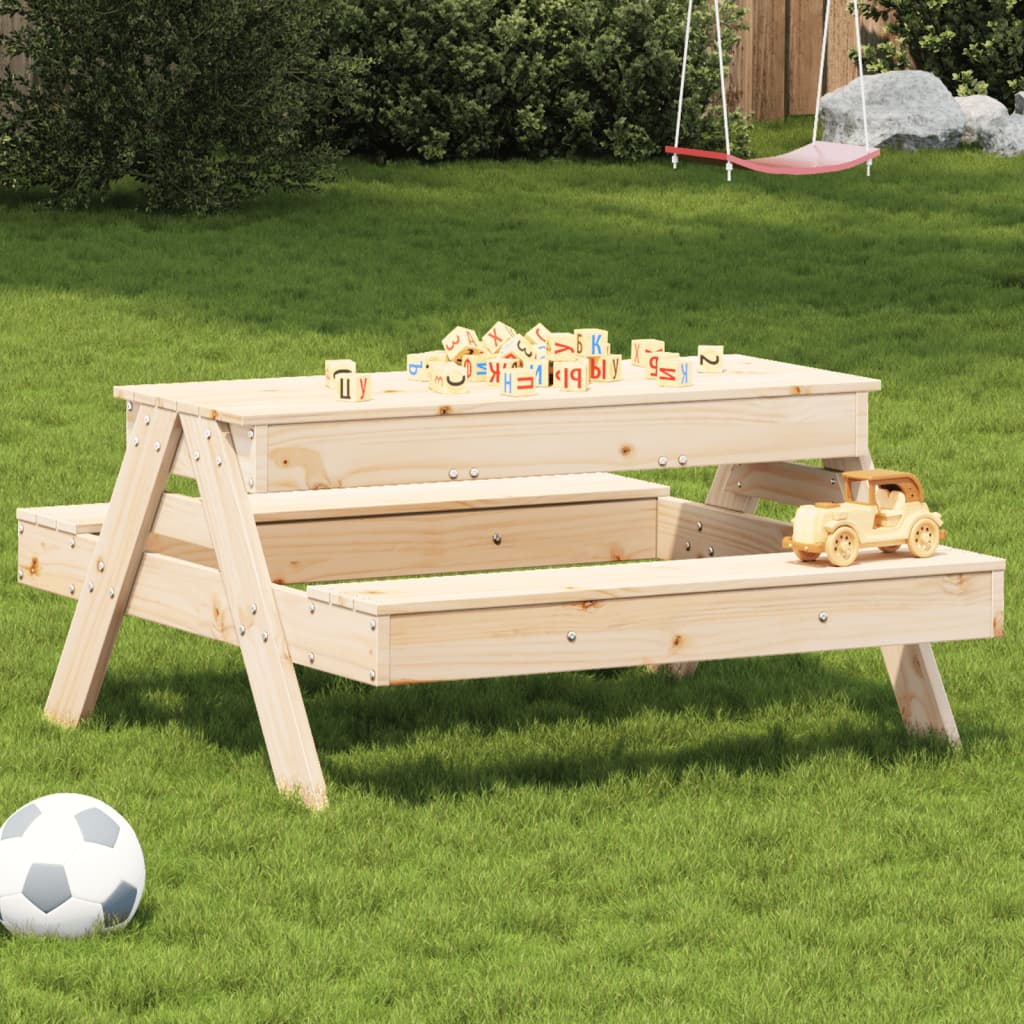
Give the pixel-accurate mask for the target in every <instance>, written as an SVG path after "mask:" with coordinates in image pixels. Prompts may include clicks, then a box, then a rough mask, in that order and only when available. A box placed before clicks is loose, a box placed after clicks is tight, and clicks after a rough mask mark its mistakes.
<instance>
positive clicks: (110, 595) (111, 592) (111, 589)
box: [107, 587, 114, 600]
mask: <svg viewBox="0 0 1024 1024" xmlns="http://www.w3.org/2000/svg"><path fill="white" fill-rule="evenodd" d="M107 597H109V598H110V599H111V600H113V597H114V588H113V587H111V588H110V590H108V591H107Z"/></svg>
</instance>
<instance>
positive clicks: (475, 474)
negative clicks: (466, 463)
mask: <svg viewBox="0 0 1024 1024" xmlns="http://www.w3.org/2000/svg"><path fill="white" fill-rule="evenodd" d="M469 475H470V476H471V477H472V478H473V479H474V480H475V479H476V478H477V477H478V476H479V475H480V470H479V469H477V468H476V466H474V467H473V468H472V469H471V470H470V471H469Z"/></svg>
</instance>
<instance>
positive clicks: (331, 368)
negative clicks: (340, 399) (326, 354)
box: [324, 359, 356, 388]
mask: <svg viewBox="0 0 1024 1024" xmlns="http://www.w3.org/2000/svg"><path fill="white" fill-rule="evenodd" d="M355 372H356V361H355V360H354V359H325V360H324V386H325V387H328V388H329V387H333V386H334V385H333V381H334V378H335V377H336V376H337V375H338V374H339V373H355Z"/></svg>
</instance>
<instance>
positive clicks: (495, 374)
mask: <svg viewBox="0 0 1024 1024" xmlns="http://www.w3.org/2000/svg"><path fill="white" fill-rule="evenodd" d="M518 365H519V364H518V363H517V362H516V361H515V360H514V359H504V358H502V357H501V356H490V357H489V358H488V360H487V376H486V377H485V378H484V382H485V383H486V384H494V385H496V386H497V387H499V388H500V387H501V377H502V374H503V373H504V372H505V371H506V370H511V369H512V368H513V367H516V366H518Z"/></svg>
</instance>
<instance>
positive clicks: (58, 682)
mask: <svg viewBox="0 0 1024 1024" xmlns="http://www.w3.org/2000/svg"><path fill="white" fill-rule="evenodd" d="M180 434H181V426H180V424H179V422H178V417H177V415H176V414H175V413H173V412H169V411H167V410H163V409H161V410H154V412H153V416H152V422H151V424H150V425H149V427H147V428H146V429H145V430H143V431H142V432H141V436H140V443H139V444H138V445H129V446H128V447H127V448H126V449H125V454H124V459H123V461H122V463H121V468H120V471H119V472H118V475H117V481H116V482H115V484H114V491H113V495H112V496H111V499H110V507H109V509H108V510H107V514H106V517H105V519H104V522H103V528H102V529H101V530H100V533H99V540H98V543H97V545H96V558H95V560H94V561H93V562H92V564H91V565H90V566H89V569H88V572H87V574H86V580H85V583H84V587H83V594H82V600H80V601H79V603H78V606H77V607H76V609H75V615H74V618H73V619H72V620H71V627H70V629H69V630H68V635H67V639H66V640H65V642H64V649H63V651H62V652H61V656H60V660H59V661H58V663H57V670H56V672H55V673H54V677H53V683H52V685H51V687H50V694H49V697H48V698H47V701H46V714H47V716H48V717H49V718H51V719H52V720H54V721H56V722H60V723H61V724H64V725H75V724H77V723H78V722H79V721H80V720H81V718H82V717H83V716H85V715H88V714H89V713H90V712H91V711H92V709H93V708H94V707H95V705H96V699H97V697H98V696H99V692H100V687H101V686H102V685H103V676H104V674H105V673H106V669H107V663H108V662H109V660H110V653H111V651H112V650H113V647H114V641H115V639H116V638H117V633H118V630H119V629H120V625H121V619H122V617H123V615H124V611H125V607H126V606H127V604H128V598H129V595H130V594H131V589H132V586H133V585H134V583H135V575H136V572H137V571H138V567H139V562H140V560H141V559H142V553H143V548H144V545H145V542H146V538H147V536H148V535H149V532H150V528H151V527H152V523H153V518H154V516H155V515H156V509H157V504H158V502H159V500H160V495H161V493H162V491H163V487H164V484H165V482H166V480H167V476H168V472H169V470H170V465H171V460H172V459H173V457H174V451H175V448H176V447H177V442H178V438H179V437H180Z"/></svg>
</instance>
